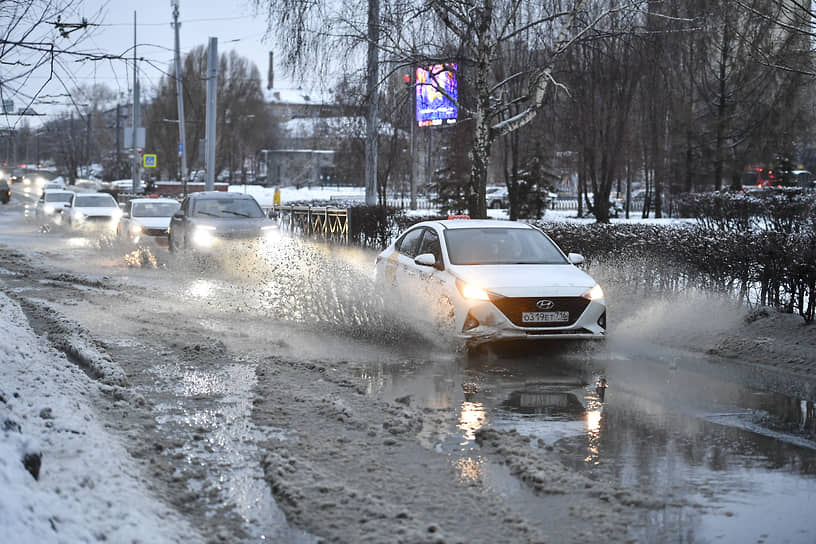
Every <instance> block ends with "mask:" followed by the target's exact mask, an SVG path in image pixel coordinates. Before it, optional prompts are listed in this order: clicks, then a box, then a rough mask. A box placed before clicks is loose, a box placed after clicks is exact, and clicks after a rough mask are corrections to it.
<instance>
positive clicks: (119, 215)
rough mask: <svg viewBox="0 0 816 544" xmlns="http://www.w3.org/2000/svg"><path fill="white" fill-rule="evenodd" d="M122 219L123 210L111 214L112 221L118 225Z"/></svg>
mask: <svg viewBox="0 0 816 544" xmlns="http://www.w3.org/2000/svg"><path fill="white" fill-rule="evenodd" d="M120 219H122V210H118V209H117V210H113V213H112V214H111V221H113V222H114V223H118V222H119V220H120Z"/></svg>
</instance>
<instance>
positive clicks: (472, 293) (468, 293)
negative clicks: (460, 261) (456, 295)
mask: <svg viewBox="0 0 816 544" xmlns="http://www.w3.org/2000/svg"><path fill="white" fill-rule="evenodd" d="M456 287H457V288H458V289H459V292H460V293H461V294H462V296H463V297H465V298H468V299H471V300H490V297H489V296H488V294H487V291H485V290H484V289H482V288H481V287H476V286H475V285H472V284H470V283H468V282H466V281H462V280H460V279H457V280H456Z"/></svg>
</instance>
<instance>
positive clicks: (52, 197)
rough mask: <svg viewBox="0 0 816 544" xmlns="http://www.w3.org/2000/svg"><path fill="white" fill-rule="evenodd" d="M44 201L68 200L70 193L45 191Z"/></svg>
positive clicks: (69, 199)
mask: <svg viewBox="0 0 816 544" xmlns="http://www.w3.org/2000/svg"><path fill="white" fill-rule="evenodd" d="M45 201H46V202H70V201H71V193H45Z"/></svg>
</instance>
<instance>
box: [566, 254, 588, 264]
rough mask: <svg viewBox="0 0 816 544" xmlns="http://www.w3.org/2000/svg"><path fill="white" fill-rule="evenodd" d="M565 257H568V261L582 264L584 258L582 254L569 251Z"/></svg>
mask: <svg viewBox="0 0 816 544" xmlns="http://www.w3.org/2000/svg"><path fill="white" fill-rule="evenodd" d="M567 259H569V262H571V263H572V264H583V263H584V260H585V259H584V256H583V255H581V254H580V253H570V254H569V255H567Z"/></svg>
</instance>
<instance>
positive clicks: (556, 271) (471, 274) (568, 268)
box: [451, 264, 595, 297]
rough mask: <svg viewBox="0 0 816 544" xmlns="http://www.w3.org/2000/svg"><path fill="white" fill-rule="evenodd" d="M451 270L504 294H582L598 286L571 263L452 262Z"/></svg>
mask: <svg viewBox="0 0 816 544" xmlns="http://www.w3.org/2000/svg"><path fill="white" fill-rule="evenodd" d="M451 273H452V274H453V275H454V276H456V277H458V278H460V279H462V280H464V281H466V282H468V283H470V284H473V285H475V286H478V287H481V288H482V289H485V290H487V291H490V292H491V293H495V294H497V295H501V296H504V297H539V296H563V297H571V296H580V295H582V294H583V293H585V292H586V291H587V290H588V289H590V288H592V287H593V286H594V285H595V280H594V279H592V277H591V276H590V275H589V274H587V273H586V272H583V271H581V270H579V269H578V268H576V267H575V266H573V265H570V264H536V265H531V264H523V265H520V264H513V265H474V266H461V265H458V266H457V265H452V266H451Z"/></svg>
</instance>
